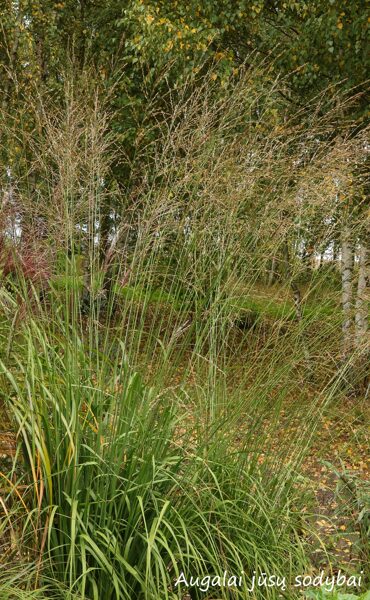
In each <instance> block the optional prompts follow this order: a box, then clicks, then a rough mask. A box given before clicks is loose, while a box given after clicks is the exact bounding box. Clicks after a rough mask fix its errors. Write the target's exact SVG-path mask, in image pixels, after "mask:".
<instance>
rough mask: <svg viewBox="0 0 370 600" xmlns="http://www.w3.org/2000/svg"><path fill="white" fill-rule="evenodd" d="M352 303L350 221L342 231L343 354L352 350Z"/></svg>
mask: <svg viewBox="0 0 370 600" xmlns="http://www.w3.org/2000/svg"><path fill="white" fill-rule="evenodd" d="M352 302H353V243H352V231H351V227H350V226H349V223H348V221H347V222H346V223H345V224H344V227H343V230H342V308H343V324H342V330H343V354H344V356H345V357H346V356H347V355H348V354H349V352H350V350H351V348H352V320H353V319H352V317H353V314H352Z"/></svg>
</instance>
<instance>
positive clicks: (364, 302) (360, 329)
mask: <svg viewBox="0 0 370 600" xmlns="http://www.w3.org/2000/svg"><path fill="white" fill-rule="evenodd" d="M369 279H370V253H369V250H368V248H367V247H366V245H365V244H361V246H360V256H359V269H358V284H357V297H356V311H355V325H356V332H355V340H356V346H357V347H362V346H363V345H364V346H366V345H367V341H368V340H367V339H366V338H367V330H368V301H369V298H368V293H367V291H368V288H369V285H370V281H369ZM364 349H365V348H364Z"/></svg>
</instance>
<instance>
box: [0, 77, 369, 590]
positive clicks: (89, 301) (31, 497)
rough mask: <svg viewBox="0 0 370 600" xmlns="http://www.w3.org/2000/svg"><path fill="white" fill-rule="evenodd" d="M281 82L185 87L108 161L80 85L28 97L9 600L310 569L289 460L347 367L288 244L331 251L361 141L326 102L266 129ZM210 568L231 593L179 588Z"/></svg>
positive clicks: (9, 335)
mask: <svg viewBox="0 0 370 600" xmlns="http://www.w3.org/2000/svg"><path fill="white" fill-rule="evenodd" d="M189 85H190V84H189ZM281 85H282V83H281V82H280V81H278V80H277V81H272V82H271V79H270V77H268V76H267V73H266V72H265V71H264V69H262V68H261V67H259V68H258V69H257V70H256V72H253V73H252V74H251V72H250V71H247V72H246V73H244V74H243V73H242V74H241V75H240V77H239V80H238V81H235V85H234V87H233V88H232V89H230V90H229V91H228V90H224V91H223V93H222V94H220V93H219V91H218V90H217V89H216V86H215V84H214V83H213V79H212V77H210V78H209V79H207V80H205V81H204V82H203V83H202V85H199V86H198V87H197V88H196V90H195V91H194V90H193V91H190V90H189V87H188V84H186V85H185V86H184V89H183V90H178V91H177V98H176V102H175V101H174V97H173V93H169V95H168V97H166V98H161V99H160V107H161V111H162V112H161V111H160V110H159V107H158V106H157V105H156V104H155V101H153V104H154V105H149V106H150V108H148V111H149V110H150V111H152V112H151V113H150V115H148V116H147V118H148V121H150V122H151V123H152V130H151V136H149V137H150V141H149V142H148V140H147V139H146V140H145V143H142V144H141V145H140V143H139V141H138V143H137V148H136V154H135V156H130V157H125V158H124V159H123V158H122V156H118V155H117V139H116V138H115V136H114V135H112V134H111V133H108V131H110V130H109V127H108V124H109V119H110V115H109V114H107V113H106V112H104V110H103V109H102V108H101V104H100V103H99V101H98V96H97V95H90V96H89V94H88V93H87V90H86V88H84V87H83V85H82V84H81V88H82V90H81V89H80V90H79V89H77V90H76V87H75V86H70V87H68V89H67V91H66V95H65V102H64V105H63V107H62V108H61V107H55V105H53V104H52V102H51V100H50V99H48V98H44V99H42V98H41V99H40V98H39V97H38V98H37V102H36V103H35V106H34V111H35V115H36V116H35V122H36V123H38V129H37V135H34V136H33V137H32V139H28V138H27V136H26V134H25V140H24V144H25V147H27V152H28V155H27V161H28V163H27V164H28V171H27V177H26V178H23V179H22V178H19V180H18V181H14V178H12V179H11V181H8V188H9V190H10V192H11V194H10V192H9V194H10V195H8V199H9V202H8V204H7V205H5V204H4V207H3V222H4V235H3V242H2V247H4V248H6V252H12V257H13V258H12V260H13V266H12V267H11V268H9V273H8V279H7V281H8V284H9V285H8V289H7V290H5V289H2V290H1V324H0V327H1V332H0V333H1V343H2V345H3V346H4V347H6V352H4V353H3V354H2V356H1V361H0V385H1V396H2V402H4V405H5V406H6V410H7V414H8V417H9V419H10V422H11V424H12V426H13V427H16V430H17V446H16V450H15V454H14V460H13V461H12V464H11V466H9V468H8V469H7V470H6V472H4V473H3V472H2V473H1V476H0V477H1V481H2V483H1V487H2V488H4V493H3V492H2V496H1V498H2V500H1V506H2V508H1V511H2V516H3V523H2V525H1V528H2V532H3V535H4V540H5V543H4V555H5V556H6V560H4V570H3V572H2V573H1V575H0V596H1V598H4V599H7V598H9V600H10V598H18V597H19V598H30V599H31V598H35V599H36V598H61V599H62V598H63V599H67V598H68V599H70V600H72V599H81V600H105V599H106V600H110V599H114V600H119V599H127V600H129V599H130V600H131V599H136V598H137V599H138V600H140V599H143V600H144V599H145V600H161V599H167V598H168V599H170V598H171V599H174V598H179V599H183V598H185V597H187V596H186V594H187V593H189V594H190V595H191V598H192V599H195V598H209V599H211V598H214V597H216V596H217V597H220V598H225V599H226V598H230V599H231V598H249V597H250V598H256V599H257V598H258V599H261V600H262V599H267V600H268V599H270V598H271V599H274V598H278V597H281V595H280V594H282V593H284V594H286V595H285V596H284V597H286V598H289V599H294V598H295V597H297V598H298V597H299V590H294V589H293V588H292V589H290V588H289V589H288V587H287V590H283V591H282V590H279V589H278V588H276V586H275V587H274V586H271V587H260V588H258V587H256V588H255V589H254V590H253V592H250V593H248V592H246V589H247V586H248V585H250V579H251V577H252V576H253V573H257V574H258V573H268V574H273V575H274V576H276V577H280V578H283V577H285V578H286V579H287V581H288V580H289V578H290V577H293V576H294V575H295V574H297V573H298V574H300V573H304V572H305V569H306V568H307V567H308V559H307V555H306V554H305V543H304V541H303V540H304V535H303V532H304V530H305V528H306V522H305V520H304V519H303V516H302V514H303V513H302V512H301V509H302V508H303V506H302V504H303V503H304V500H303V499H302V490H300V489H299V485H298V484H299V480H297V470H298V467H299V464H300V463H301V461H302V459H303V457H304V455H305V451H306V450H307V447H308V446H309V444H310V441H311V440H312V437H313V435H314V432H315V427H316V423H317V416H318V413H319V412H320V410H322V408H323V406H325V404H326V403H328V402H331V401H332V399H333V398H334V397H336V398H337V397H338V395H339V394H342V393H343V390H345V389H346V388H345V387H343V386H344V384H343V382H344V381H345V380H344V376H343V374H344V372H345V371H346V364H344V363H343V362H340V361H341V350H340V343H341V332H340V327H339V328H338V324H339V317H338V294H339V292H340V282H339V283H338V280H337V279H338V278H337V276H336V271H335V268H334V267H333V266H332V265H330V264H328V265H327V266H325V268H323V269H321V270H320V271H319V270H313V269H311V268H308V264H307V263H308V262H309V261H311V262H312V261H313V260H314V257H313V256H312V255H311V256H308V258H307V261H306V262H305V261H302V260H297V258H296V256H297V249H298V251H300V249H301V251H302V252H304V251H306V250H307V248H306V249H305V247H304V244H305V240H307V231H308V230H309V228H310V227H312V228H314V229H315V228H316V229H317V231H318V233H317V231H316V229H315V236H316V238H318V239H319V240H321V241H322V244H323V248H322V252H323V253H325V250H326V249H325V248H324V240H325V236H327V235H329V232H330V233H331V234H332V232H333V230H335V228H336V227H337V222H336V220H335V218H334V216H333V215H334V213H336V211H337V208H338V202H339V195H340V193H341V190H343V189H346V186H347V187H348V185H349V180H350V179H351V178H353V174H352V170H353V169H352V168H351V167H350V165H349V159H348V157H352V159H353V161H360V160H361V148H362V147H363V134H361V135H358V136H357V137H356V136H349V135H348V136H347V135H346V132H345V131H341V135H340V136H336V130H335V118H336V114H337V112H338V111H340V107H339V108H338V102H337V101H336V100H335V101H334V102H333V106H335V108H332V109H330V107H329V109H327V108H326V113H325V117H323V116H322V114H323V109H322V110H321V108H320V107H319V105H318V103H319V100H318V101H317V103H316V104H315V105H314V106H311V107H307V108H306V109H305V111H302V114H300V115H296V116H295V117H294V118H291V119H290V120H289V119H287V118H286V119H285V120H284V119H280V118H278V117H277V116H276V119H271V111H273V110H274V106H275V105H276V103H277V102H279V100H278V99H279V98H280V95H279V92H280V91H281ZM40 102H41V103H42V108H40ZM166 111H169V112H170V117H168V113H167V112H166ZM273 114H275V113H273ZM315 119H316V120H315ZM11 135H12V132H11V131H9V132H8V137H11ZM317 139H320V140H322V141H321V143H320V144H318V143H317ZM325 139H328V140H329V141H328V142H325ZM117 161H118V162H119V161H122V162H124V163H125V166H126V168H127V170H128V173H129V176H128V178H127V186H126V188H125V189H121V188H120V187H119V186H118V185H117V182H116V181H115V177H114V167H115V166H116V165H117ZM14 206H16V210H14ZM15 214H17V215H21V216H22V218H23V220H24V223H25V224H24V225H23V229H24V231H23V230H22V234H21V235H20V234H19V227H21V228H22V224H21V225H19V223H17V222H15V221H14V219H15V217H14V215H15ZM25 215H28V218H27V219H25ZM356 218H357V217H356V214H354V215H353V220H352V223H353V227H357V226H358V223H357V222H356ZM312 224H313V225H312ZM12 227H13V228H12ZM17 228H18V229H17ZM26 230H27V239H28V240H30V242H29V244H28V245H25V244H24V236H25V233H24V232H25V231H26ZM14 232H15V233H14ZM31 241H32V243H31ZM6 252H5V254H4V253H3V254H4V256H5V255H6V256H8V255H7V254H6ZM307 252H308V253H309V251H308V250H307ZM41 255H42V257H43V262H42V261H41V260H38V261H37V260H36V259H35V258H33V263H32V264H33V265H38V266H37V268H36V267H32V268H33V271H36V272H37V273H36V275H37V276H36V275H35V276H32V277H30V275H29V270H30V269H29V268H28V269H27V268H25V264H31V262H32V261H31V256H32V257H40V256H41ZM27 261H28V262H27ZM45 261H46V262H45ZM328 262H329V261H328ZM44 265H47V266H44ZM338 331H339V333H338ZM351 360H352V359H351ZM338 365H339V367H338ZM338 373H339V374H338ZM309 397H310V402H309V403H308V398H309ZM287 417H288V418H289V419H291V422H292V423H293V424H294V426H292V427H291V428H290V429H289V431H288V435H287V436H285V437H282V438H281V439H280V438H279V432H280V424H281V419H284V418H285V419H286V418H287ZM278 439H279V444H277V440H278ZM12 561H13V562H14V561H16V563H17V570H14V568H13V567H11V566H10V565H11V564H12ZM225 571H227V573H228V574H229V575H230V576H236V577H238V578H239V577H241V578H242V579H243V585H241V586H238V585H236V586H231V587H220V588H219V589H218V588H217V590H216V592H215V593H214V590H213V591H212V590H211V589H210V590H208V589H207V590H201V589H200V587H199V586H196V585H194V586H193V587H191V588H188V587H187V586H185V585H184V584H183V583H182V584H181V585H176V582H177V581H178V580H179V578H180V579H181V574H183V575H184V577H186V579H187V580H189V579H190V577H194V578H196V577H199V579H202V578H206V577H207V576H211V577H213V576H222V575H223V573H224V572H225ZM288 585H289V584H288V583H287V586H288ZM204 586H206V580H205V583H204ZM212 594H213V595H212ZM215 594H216V595H215Z"/></svg>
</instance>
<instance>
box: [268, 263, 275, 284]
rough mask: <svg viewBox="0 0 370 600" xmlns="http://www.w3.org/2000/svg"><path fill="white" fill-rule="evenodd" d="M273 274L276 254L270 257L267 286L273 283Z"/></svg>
mask: <svg viewBox="0 0 370 600" xmlns="http://www.w3.org/2000/svg"><path fill="white" fill-rule="evenodd" d="M275 275H276V256H273V257H272V259H271V268H270V272H269V280H268V286H269V287H271V286H272V284H273V283H274V281H275Z"/></svg>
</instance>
